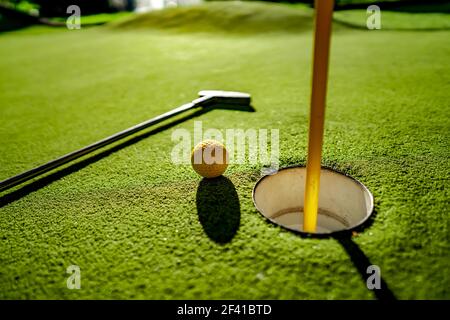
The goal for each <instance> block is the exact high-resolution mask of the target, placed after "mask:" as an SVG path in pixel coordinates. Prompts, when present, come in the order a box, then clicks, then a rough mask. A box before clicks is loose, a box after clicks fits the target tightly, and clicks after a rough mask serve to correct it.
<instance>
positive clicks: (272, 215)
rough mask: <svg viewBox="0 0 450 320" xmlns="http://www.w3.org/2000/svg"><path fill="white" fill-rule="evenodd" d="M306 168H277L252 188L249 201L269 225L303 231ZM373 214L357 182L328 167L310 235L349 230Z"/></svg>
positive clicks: (368, 196) (370, 202) (366, 194)
mask: <svg viewBox="0 0 450 320" xmlns="http://www.w3.org/2000/svg"><path fill="white" fill-rule="evenodd" d="M305 179H306V168H305V167H301V166H295V167H288V168H284V169H280V170H279V171H278V172H277V173H275V174H273V175H266V176H264V177H262V178H261V179H260V180H259V181H258V182H257V183H256V185H255V187H254V189H253V202H254V204H255V206H256V208H257V209H258V211H259V212H260V213H261V214H262V215H263V216H264V217H265V218H267V219H269V220H270V221H271V222H273V223H275V224H277V225H280V226H282V227H284V228H286V229H289V230H291V231H295V232H300V233H304V234H308V233H306V232H304V231H303V200H304V193H305ZM372 212H373V196H372V194H371V193H370V191H369V190H368V189H367V188H366V187H365V186H364V185H363V184H362V183H361V182H359V181H358V180H356V179H354V178H352V177H349V176H347V175H345V174H342V173H340V172H337V171H334V170H332V169H329V168H322V169H321V173H320V193H319V212H318V217H317V229H316V232H315V233H314V234H317V235H324V234H331V233H334V232H339V231H344V230H351V229H353V228H355V227H358V226H360V225H361V224H363V223H364V222H365V221H366V220H367V219H368V218H369V217H370V215H371V214H372Z"/></svg>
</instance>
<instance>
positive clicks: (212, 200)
mask: <svg viewBox="0 0 450 320" xmlns="http://www.w3.org/2000/svg"><path fill="white" fill-rule="evenodd" d="M196 202H197V213H198V220H199V221H200V223H201V225H202V226H203V229H204V230H205V233H206V234H207V235H208V237H209V238H210V239H211V240H213V241H215V242H217V243H220V244H225V243H227V242H230V241H231V239H233V237H234V235H235V234H236V232H237V231H238V229H239V224H240V220H241V208H240V204H239V197H238V194H237V192H236V189H235V187H234V185H233V183H232V182H231V181H230V180H229V179H228V178H225V177H223V176H220V177H218V178H213V179H206V178H204V179H203V180H202V181H200V184H199V186H198V188H197V197H196Z"/></svg>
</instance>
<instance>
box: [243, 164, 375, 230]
mask: <svg viewBox="0 0 450 320" xmlns="http://www.w3.org/2000/svg"><path fill="white" fill-rule="evenodd" d="M296 168H306V166H305V165H291V166H287V167H283V168H280V169H278V170H277V171H276V172H275V173H273V174H266V175H264V176H262V177H261V178H259V179H258V181H257V182H256V183H255V186H254V187H253V190H252V200H253V204H254V206H255V208H256V209H257V210H258V212H259V214H260V215H262V216H263V218H264V219H265V220H267V221H268V222H270V223H273V224H275V225H277V226H279V227H281V228H283V229H286V230H289V231H292V232H295V233H297V234H301V235H305V236H330V235H334V234H339V233H343V232H349V231H352V230H355V229H357V228H359V227H361V226H362V225H363V224H365V223H366V222H367V221H368V220H369V219H370V218H371V217H372V215H373V213H374V207H375V206H374V198H373V195H372V192H370V190H369V189H368V188H367V187H366V186H365V185H364V184H363V183H362V182H361V181H359V180H358V179H356V178H354V177H352V176H350V175H348V174H346V173H344V172H341V171H339V170H336V169H334V168H331V167H328V166H321V170H327V171H331V172H333V173H337V174H339V175H342V176H345V177H346V178H349V179H351V180H353V182H354V183H356V184H357V185H359V187H361V189H362V190H363V192H364V193H365V194H366V195H368V197H369V205H368V210H367V212H368V214H367V215H366V216H365V217H364V218H363V219H362V220H360V221H359V222H357V223H356V224H353V225H352V226H350V227H348V228H345V229H342V230H338V231H330V232H314V233H313V232H305V231H301V230H298V229H294V228H289V227H287V226H285V225H282V224H280V223H277V222H276V221H275V220H274V219H271V218H269V217H267V216H266V215H264V213H263V212H262V210H261V209H260V208H259V207H258V204H257V201H256V199H255V194H256V189H257V188H258V185H259V184H260V183H261V182H262V181H263V180H264V179H266V178H267V177H270V176H273V175H276V174H277V173H278V172H280V171H284V170H290V169H296Z"/></svg>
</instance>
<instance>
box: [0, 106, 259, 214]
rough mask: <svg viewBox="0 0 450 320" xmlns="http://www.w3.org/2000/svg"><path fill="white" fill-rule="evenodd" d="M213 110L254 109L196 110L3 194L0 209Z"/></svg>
mask: <svg viewBox="0 0 450 320" xmlns="http://www.w3.org/2000/svg"><path fill="white" fill-rule="evenodd" d="M215 109H223V110H237V111H245V112H255V109H254V108H253V107H252V106H248V105H247V106H245V105H242V106H240V105H224V104H217V105H215V106H210V107H208V108H202V109H200V110H197V111H195V112H193V113H191V114H188V115H186V116H183V117H182V118H180V119H178V120H175V121H172V122H170V123H168V124H165V125H162V126H160V127H158V128H156V129H153V130H150V131H148V132H145V133H142V134H140V135H137V136H135V137H133V138H131V139H129V140H125V141H123V142H121V143H119V144H118V145H116V146H114V147H112V148H110V149H107V150H105V151H102V152H100V153H98V154H94V155H91V156H87V158H86V159H84V160H81V161H79V162H75V163H73V164H71V165H69V166H68V167H66V168H64V169H61V170H58V171H56V172H53V173H50V174H49V175H47V176H44V177H41V178H38V179H37V180H35V181H33V182H31V183H29V184H27V185H25V186H23V187H21V188H19V189H17V190H15V191H12V192H10V193H8V194H5V195H3V196H1V197H0V208H2V207H4V206H6V205H7V204H9V203H12V202H14V201H17V200H19V199H20V198H22V197H25V196H26V195H28V194H30V193H32V192H34V191H37V190H39V189H41V188H43V187H45V186H47V185H49V184H51V183H53V182H55V181H57V180H59V179H61V178H63V177H65V176H67V175H69V174H71V173H74V172H76V171H79V170H81V169H83V168H85V167H87V166H88V165H90V164H92V163H95V162H97V161H99V160H101V159H103V158H105V157H107V156H109V155H111V154H113V153H115V152H117V151H119V150H122V149H124V148H126V147H129V146H131V145H133V144H135V143H137V142H139V141H141V140H143V139H145V138H148V137H150V136H152V135H154V134H157V133H160V132H162V131H164V130H167V129H170V128H172V127H174V126H176V125H178V124H180V123H183V122H184V121H187V120H190V119H193V118H196V117H199V116H201V115H203V114H204V113H207V112H209V111H212V110H215Z"/></svg>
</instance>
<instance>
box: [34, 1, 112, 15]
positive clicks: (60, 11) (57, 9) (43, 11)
mask: <svg viewBox="0 0 450 320" xmlns="http://www.w3.org/2000/svg"><path fill="white" fill-rule="evenodd" d="M30 2H33V3H36V4H37V5H39V14H40V16H42V17H62V16H67V7H69V6H71V5H77V6H79V7H80V9H81V14H83V15H85V14H95V13H102V12H113V11H114V9H113V7H112V6H111V5H110V3H109V1H108V0H30Z"/></svg>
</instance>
